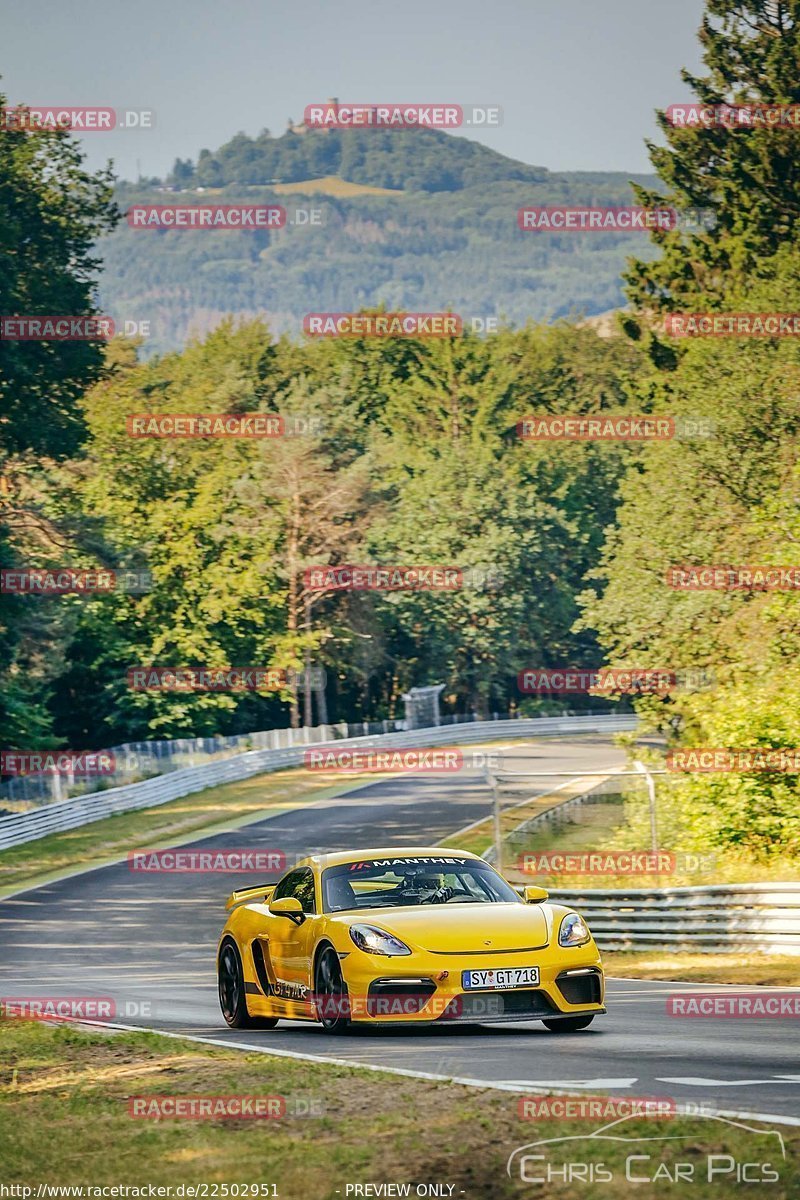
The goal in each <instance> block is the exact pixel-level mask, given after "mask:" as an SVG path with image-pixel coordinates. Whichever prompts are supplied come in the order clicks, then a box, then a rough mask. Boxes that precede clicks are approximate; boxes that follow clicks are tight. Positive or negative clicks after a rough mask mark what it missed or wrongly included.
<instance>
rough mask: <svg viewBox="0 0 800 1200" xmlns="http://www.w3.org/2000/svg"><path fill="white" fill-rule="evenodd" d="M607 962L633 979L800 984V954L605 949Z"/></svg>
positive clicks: (612, 969) (609, 971)
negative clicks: (686, 952) (689, 952)
mask: <svg viewBox="0 0 800 1200" xmlns="http://www.w3.org/2000/svg"><path fill="white" fill-rule="evenodd" d="M603 966H604V967H605V969H606V973H607V974H608V975H619V976H627V977H628V978H630V979H665V980H684V981H687V982H689V983H740V984H752V983H760V984H767V985H769V986H771V987H800V956H798V957H794V956H792V955H788V954H787V955H784V954H747V953H740V954H675V953H673V952H671V951H664V952H663V953H656V952H653V951H647V952H643V953H634V952H633V951H631V952H628V951H624V952H623V951H616V952H615V951H604V952H603Z"/></svg>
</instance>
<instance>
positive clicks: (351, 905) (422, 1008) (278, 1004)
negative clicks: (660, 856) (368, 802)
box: [217, 847, 606, 1033]
mask: <svg viewBox="0 0 800 1200" xmlns="http://www.w3.org/2000/svg"><path fill="white" fill-rule="evenodd" d="M227 907H228V909H229V910H230V916H229V917H228V921H227V923H226V925H225V928H224V930H223V931H222V937H221V938H220V943H219V950H218V955H217V963H218V970H219V999H220V1006H221V1008H222V1014H223V1016H224V1018H225V1020H226V1021H227V1023H228V1024H229V1025H232V1026H234V1027H235V1028H241V1027H243V1026H250V1027H258V1026H260V1027H261V1028H271V1027H272V1026H274V1025H275V1024H277V1022H278V1021H279V1020H280V1019H281V1017H283V1018H286V1019H288V1020H293V1021H295V1020H302V1021H321V1022H322V1024H323V1026H324V1027H325V1028H326V1029H327V1030H328V1031H329V1032H331V1033H341V1032H342V1031H344V1030H345V1029H346V1028H347V1026H348V1025H349V1024H350V1023H351V1022H352V1021H364V1022H369V1023H375V1022H379V1023H380V1024H385V1023H386V1022H396V1021H408V1022H415V1023H419V1022H422V1023H430V1022H432V1021H441V1022H451V1021H470V1022H483V1021H543V1022H544V1024H545V1025H546V1026H547V1028H548V1029H551V1030H553V1031H554V1032H567V1031H572V1030H576V1029H585V1028H586V1026H587V1025H589V1024H591V1022H592V1020H593V1019H594V1017H595V1015H596V1014H597V1013H603V1012H605V1011H606V1010H605V1008H604V1007H603V968H602V964H601V962H600V955H599V953H598V950H597V946H596V945H595V943H594V940H593V939H592V935H591V934H590V932H589V930H588V928H587V927H586V924H585V922H584V921H583V919H582V918H581V917H580V916H579V915H578V914H577V913H576V912H573V911H572V910H571V909H569V908H565V907H564V906H563V905H561V904H555V903H552V902H547V892H546V891H545V890H544V889H543V888H539V887H526V888H525V889H524V899H523V898H521V897H520V896H519V895H518V894H517V893H516V892H515V891H514V889H513V888H512V887H511V886H510V885H509V884H508V883H506V881H505V879H503V878H502V876H500V875H498V873H497V872H496V871H495V870H494V868H493V867H491V866H489V864H488V863H487V862H484V860H483V859H482V858H478V856H477V855H475V854H469V853H467V852H466V851H462V850H448V849H442V848H439V847H434V848H433V849H428V850H419V849H405V848H400V849H389V850H358V851H353V852H349V853H337V854H318V855H312V856H310V857H308V858H305V859H303V860H302V862H300V863H298V865H297V866H296V867H293V868H292V869H291V870H290V871H287V873H286V874H285V875H284V876H283V878H282V879H281V880H280V881H279V882H278V883H277V884H276V885H275V886H270V887H249V888H246V889H244V890H242V891H237V892H234V893H233V895H232V896H231V897H230V898H229V900H228V903H227Z"/></svg>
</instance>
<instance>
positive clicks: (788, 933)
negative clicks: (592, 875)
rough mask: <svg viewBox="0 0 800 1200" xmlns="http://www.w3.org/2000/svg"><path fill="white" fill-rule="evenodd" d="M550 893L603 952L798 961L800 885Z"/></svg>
mask: <svg viewBox="0 0 800 1200" xmlns="http://www.w3.org/2000/svg"><path fill="white" fill-rule="evenodd" d="M550 895H551V897H552V898H553V899H554V900H563V901H564V903H565V904H568V905H570V907H571V908H576V909H577V910H578V912H580V913H581V914H582V916H584V917H585V918H586V920H587V922H588V924H589V928H590V929H591V931H592V934H593V935H594V938H595V941H596V942H597V944H598V946H599V947H600V949H601V950H673V951H682V950H686V951H693V952H695V953H697V952H700V953H708V954H713V953H732V952H735V951H737V950H738V951H742V952H744V953H747V952H748V951H757V952H760V953H766V954H792V955H798V956H800V883H732V884H719V885H713V884H712V885H710V886H703V887H680V888H658V889H644V888H631V889H625V890H623V889H622V888H613V889H611V888H610V889H608V890H606V891H597V890H594V889H590V890H586V891H582V890H576V889H565V890H563V891H561V890H553V891H551V893H550ZM798 983H800V969H799V970H798Z"/></svg>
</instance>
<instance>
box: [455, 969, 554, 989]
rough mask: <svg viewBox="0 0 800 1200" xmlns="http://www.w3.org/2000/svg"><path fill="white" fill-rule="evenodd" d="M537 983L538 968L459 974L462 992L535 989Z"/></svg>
mask: <svg viewBox="0 0 800 1200" xmlns="http://www.w3.org/2000/svg"><path fill="white" fill-rule="evenodd" d="M538 982H539V968H538V967H502V968H501V969H500V970H498V971H462V972H461V986H462V987H463V989H464V991H474V990H475V989H476V988H481V989H482V990H486V991H496V990H497V989H498V988H517V987H535V986H536V985H537V984H538Z"/></svg>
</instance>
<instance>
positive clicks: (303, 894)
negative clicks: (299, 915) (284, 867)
mask: <svg viewBox="0 0 800 1200" xmlns="http://www.w3.org/2000/svg"><path fill="white" fill-rule="evenodd" d="M284 896H294V897H295V898H296V899H297V900H299V901H300V903H301V904H302V906H303V912H304V913H313V912H316V906H315V904H314V872H313V871H312V870H311V868H310V867H300V868H298V870H296V871H290V872H289V873H288V875H284V877H283V879H281V880H280V881H279V883H278V885H277V887H276V888H275V891H274V892H273V893H272V899H273V900H282V899H283V898H284Z"/></svg>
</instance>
